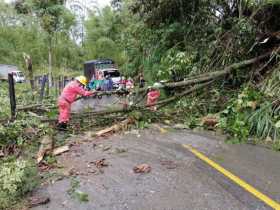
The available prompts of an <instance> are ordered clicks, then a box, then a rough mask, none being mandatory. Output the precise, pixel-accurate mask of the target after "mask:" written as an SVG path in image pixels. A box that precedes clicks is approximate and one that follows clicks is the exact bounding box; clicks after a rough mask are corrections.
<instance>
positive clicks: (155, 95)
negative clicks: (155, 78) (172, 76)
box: [146, 83, 162, 111]
mask: <svg viewBox="0 0 280 210" xmlns="http://www.w3.org/2000/svg"><path fill="white" fill-rule="evenodd" d="M161 87H162V85H161V84H160V83H155V84H154V85H153V86H152V87H149V88H148V94H147V103H146V105H147V107H148V108H149V109H150V110H152V111H156V110H157V107H156V106H153V105H155V104H156V103H157V101H158V99H159V97H160V91H159V89H160V88H161Z"/></svg>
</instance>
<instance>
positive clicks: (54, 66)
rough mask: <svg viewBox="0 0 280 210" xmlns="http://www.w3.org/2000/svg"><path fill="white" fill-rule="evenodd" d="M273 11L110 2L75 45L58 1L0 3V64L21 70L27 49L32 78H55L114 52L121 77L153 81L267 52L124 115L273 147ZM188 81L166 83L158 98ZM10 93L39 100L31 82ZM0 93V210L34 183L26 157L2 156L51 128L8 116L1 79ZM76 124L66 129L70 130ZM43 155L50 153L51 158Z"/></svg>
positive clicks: (279, 130) (278, 27)
mask: <svg viewBox="0 0 280 210" xmlns="http://www.w3.org/2000/svg"><path fill="white" fill-rule="evenodd" d="M279 14H280V1H279V0H261V1H252V0H240V1H237V0H210V1H205V0H188V1H183V0H153V1H151V0H141V1H140V0H134V1H133V0H113V1H112V6H111V7H105V8H103V9H102V10H100V11H99V12H98V13H92V14H91V15H90V17H89V18H88V19H87V20H86V22H85V30H86V33H85V40H84V42H83V44H82V45H78V44H76V42H75V41H74V40H72V39H71V27H73V26H74V25H75V17H74V16H73V14H71V13H70V11H68V10H67V9H66V8H65V7H64V6H63V1H60V0H56V1H53V0H46V1H39V0H18V1H16V2H15V3H14V4H5V3H4V1H2V0H0V26H1V27H0V63H3V64H15V65H18V66H19V67H20V68H21V69H23V70H24V71H25V73H27V69H26V65H25V61H24V59H23V54H24V53H26V54H28V55H30V57H31V59H32V63H33V71H34V74H35V75H36V74H37V75H41V74H45V73H49V74H52V75H53V76H54V77H55V78H57V77H58V76H59V75H71V76H72V75H78V74H81V72H82V71H81V70H82V64H83V62H84V61H86V60H90V59H96V58H112V59H113V60H115V61H116V63H117V64H118V66H119V68H120V70H121V72H122V73H123V74H124V75H125V76H131V77H133V78H138V75H139V74H140V73H143V75H144V78H145V80H146V81H147V83H148V84H152V83H154V82H156V81H160V80H163V81H170V82H174V81H182V80H183V79H184V78H186V79H188V78H192V79H193V78H199V77H200V74H203V73H207V74H208V76H210V77H211V74H212V73H213V72H214V71H215V72H216V71H219V70H223V69H225V68H226V67H227V66H229V65H231V64H234V63H239V62H242V61H244V60H247V59H251V58H255V57H257V56H261V55H264V54H266V53H271V52H272V54H271V56H270V57H269V58H267V59H263V60H260V61H258V62H256V63H254V64H253V65H248V66H246V67H244V68H238V69H235V70H233V71H232V72H230V73H229V74H224V75H223V76H221V77H219V78H215V81H213V83H211V86H208V87H207V88H204V89H201V90H199V91H196V92H194V93H192V94H190V95H188V96H187V97H182V98H180V100H177V101H175V102H173V103H171V104H169V105H168V106H166V107H165V108H164V109H162V110H161V111H159V112H156V113H154V114H151V113H149V112H147V113H142V112H141V113H140V112H132V113H131V116H133V117H134V118H135V119H136V120H137V123H136V126H137V127H138V128H146V127H147V126H148V124H149V123H151V122H155V121H160V122H164V121H168V122H169V124H176V123H181V124H182V123H183V124H184V126H186V127H188V128H190V129H193V128H196V127H201V128H203V129H211V130H222V131H223V132H224V134H225V135H227V137H228V139H229V140H230V142H233V143H246V142H252V140H253V142H254V143H260V144H266V145H270V146H272V147H273V148H274V149H276V150H279V148H280V114H279V112H280V102H279V101H280V100H279V93H280V85H279V84H280V63H279V58H280V57H279V47H280V46H279V43H280V41H279V36H280V35H279V31H280V22H279ZM26 75H27V74H26ZM187 88H189V86H188V87H176V88H174V89H170V88H168V89H166V91H165V92H164V93H162V98H167V97H170V96H174V95H176V94H177V93H180V92H182V91H184V90H186V89H187ZM16 95H17V102H18V103H19V104H21V105H30V104H33V103H37V102H38V95H39V89H38V88H37V89H36V90H35V91H30V87H29V85H27V84H16ZM0 97H1V100H0V121H1V124H0V152H4V156H5V157H4V158H2V157H0V161H1V162H0V164H1V166H3V167H1V168H0V203H1V204H0V208H6V207H7V206H9V205H11V204H12V203H13V202H14V200H11V199H9V198H16V199H17V198H20V197H21V196H22V195H23V194H24V193H25V192H28V191H30V190H32V188H33V187H34V186H35V185H34V184H33V182H32V181H31V180H32V177H34V176H35V174H36V170H34V171H33V168H34V167H31V165H32V164H31V165H30V161H29V159H30V157H29V156H30V154H29V155H27V154H26V152H22V153H21V154H17V158H18V159H17V160H14V159H12V160H11V159H10V158H9V156H12V157H13V156H14V155H15V153H16V151H18V150H21V151H29V150H30V147H36V148H37V147H38V145H39V143H38V142H39V141H36V140H39V139H40V137H41V136H43V135H44V134H52V132H53V129H52V128H51V126H50V125H49V124H45V123H41V119H40V117H38V116H36V113H28V112H26V113H19V114H18V116H17V119H16V120H15V121H13V122H11V121H9V113H10V110H9V99H8V87H7V84H6V83H5V82H2V81H1V82H0ZM56 97H57V93H55V91H54V89H52V88H51V89H50V94H49V96H48V97H47V98H46V99H45V100H44V101H43V103H45V104H49V105H51V106H52V108H53V107H54V106H55V103H56ZM52 108H50V110H49V111H42V112H43V113H40V114H41V116H44V117H48V118H55V117H56V115H57V110H56V109H52ZM204 117H212V118H213V119H215V120H216V121H217V122H215V125H211V126H209V125H207V124H205V123H203V118H204ZM87 120H88V119H81V120H80V121H81V122H80V123H85V124H86V123H87V122H88V121H87ZM116 120H117V119H113V118H112V119H109V118H108V119H100V120H99V122H98V123H99V125H102V126H106V125H107V124H108V122H109V124H111V123H114V122H115V121H116ZM82 126H83V125H82ZM82 126H80V125H78V126H76V127H75V126H74V127H73V128H74V129H73V133H77V132H78V131H80V130H82V129H83V128H82ZM85 127H86V126H85ZM30 128H32V129H30ZM57 143H58V142H57ZM59 144H62V142H59ZM7 151H9V152H7ZM26 160H28V161H26ZM47 162H49V163H54V162H55V160H54V159H53V158H52V157H49V158H47ZM26 174H30V176H29V175H28V176H26ZM25 176H26V177H25ZM7 183H9V184H7ZM29 183H31V184H29ZM78 186H79V185H78V184H77V183H76V182H73V183H72V187H71V189H72V190H70V191H69V193H70V194H71V195H73V196H74V197H76V198H78V199H79V200H81V201H87V200H88V198H87V195H86V194H83V193H81V192H79V191H76V188H77V187H78ZM1 193H2V194H1ZM1 199H2V200H1ZM4 200H5V201H4ZM1 205H2V206H1Z"/></svg>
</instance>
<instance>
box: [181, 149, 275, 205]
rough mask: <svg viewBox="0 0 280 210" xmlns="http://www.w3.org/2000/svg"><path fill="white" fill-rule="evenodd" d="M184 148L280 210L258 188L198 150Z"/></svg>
mask: <svg viewBox="0 0 280 210" xmlns="http://www.w3.org/2000/svg"><path fill="white" fill-rule="evenodd" d="M183 147H184V148H186V149H188V150H189V151H190V152H192V153H193V154H194V155H196V156H197V157H198V158H200V159H201V160H203V161H204V162H206V163H207V164H208V165H210V166H212V167H213V168H215V169H216V170H217V171H219V172H220V173H222V174H223V175H225V176H226V177H227V178H229V179H231V180H232V181H233V182H235V183H236V184H238V185H239V186H240V187H242V188H244V189H245V190H247V191H248V192H250V193H251V194H253V195H254V196H255V197H257V198H258V199H260V200H261V201H263V202H264V203H266V204H267V205H269V206H270V207H272V208H273V209H276V210H280V204H279V203H277V202H276V201H274V200H272V199H271V198H269V197H268V196H266V195H264V194H263V193H261V192H260V191H258V190H257V189H256V188H254V187H253V186H251V185H249V184H248V183H246V182H245V181H243V180H242V179H240V178H239V177H237V176H235V175H234V174H232V173H231V172H229V171H228V170H226V169H224V168H223V167H222V166H220V165H219V164H217V163H215V162H214V161H212V160H210V159H209V158H208V157H206V156H205V155H203V154H202V153H200V152H199V151H197V150H196V149H194V148H192V147H191V146H189V145H185V144H184V145H183Z"/></svg>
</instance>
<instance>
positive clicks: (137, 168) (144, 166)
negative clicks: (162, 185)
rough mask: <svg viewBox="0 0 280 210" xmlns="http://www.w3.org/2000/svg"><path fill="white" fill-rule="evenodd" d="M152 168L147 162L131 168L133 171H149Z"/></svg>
mask: <svg viewBox="0 0 280 210" xmlns="http://www.w3.org/2000/svg"><path fill="white" fill-rule="evenodd" d="M151 170H152V168H151V166H149V165H148V164H140V165H138V166H135V167H134V168H133V171H134V173H150V172H151Z"/></svg>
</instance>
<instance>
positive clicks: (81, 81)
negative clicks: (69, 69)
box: [75, 76, 87, 85]
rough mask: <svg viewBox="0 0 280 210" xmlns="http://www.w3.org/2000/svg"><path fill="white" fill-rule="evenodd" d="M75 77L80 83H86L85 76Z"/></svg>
mask: <svg viewBox="0 0 280 210" xmlns="http://www.w3.org/2000/svg"><path fill="white" fill-rule="evenodd" d="M75 79H76V80H78V81H79V82H80V83H81V84H83V85H87V78H86V77H85V76H78V77H76V78H75Z"/></svg>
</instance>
